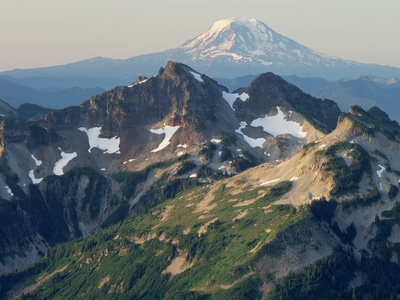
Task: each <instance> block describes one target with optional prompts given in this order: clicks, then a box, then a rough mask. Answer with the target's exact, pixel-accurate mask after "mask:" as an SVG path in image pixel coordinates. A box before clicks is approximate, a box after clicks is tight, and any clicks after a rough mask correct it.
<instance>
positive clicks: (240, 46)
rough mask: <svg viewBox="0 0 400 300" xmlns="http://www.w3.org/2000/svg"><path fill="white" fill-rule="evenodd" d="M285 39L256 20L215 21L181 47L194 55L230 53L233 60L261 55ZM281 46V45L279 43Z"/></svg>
mask: <svg viewBox="0 0 400 300" xmlns="http://www.w3.org/2000/svg"><path fill="white" fill-rule="evenodd" d="M284 39H285V40H288V39H286V38H284V37H283V36H281V35H279V34H278V33H276V32H275V31H273V30H272V29H270V28H269V27H268V26H267V25H266V24H264V23H263V22H261V21H259V20H257V19H247V18H230V19H224V20H219V21H217V22H215V23H214V25H212V26H211V27H210V29H209V30H208V31H207V32H205V33H203V34H201V35H199V36H198V37H196V38H194V39H192V40H190V41H188V42H186V43H185V44H183V45H182V46H181V48H182V49H184V50H185V52H186V53H188V54H192V55H193V56H194V57H197V58H206V57H209V58H215V57H218V56H223V55H225V56H231V57H232V58H233V59H234V60H241V59H249V58H251V56H254V55H256V56H258V55H265V54H266V52H265V51H269V50H272V48H274V47H275V44H276V43H280V42H283V40H284ZM282 45H283V44H282Z"/></svg>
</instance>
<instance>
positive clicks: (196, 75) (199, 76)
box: [190, 71, 204, 82]
mask: <svg viewBox="0 0 400 300" xmlns="http://www.w3.org/2000/svg"><path fill="white" fill-rule="evenodd" d="M190 74H192V75H193V76H194V78H196V80H198V81H200V82H204V81H203V78H201V75H200V74H198V73H195V72H192V71H190Z"/></svg>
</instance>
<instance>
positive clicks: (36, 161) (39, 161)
mask: <svg viewBox="0 0 400 300" xmlns="http://www.w3.org/2000/svg"><path fill="white" fill-rule="evenodd" d="M31 157H32V159H33V160H34V161H35V165H36V167H39V166H40V165H41V164H42V161H41V160H39V159H37V158H36V157H35V155H33V154H31Z"/></svg>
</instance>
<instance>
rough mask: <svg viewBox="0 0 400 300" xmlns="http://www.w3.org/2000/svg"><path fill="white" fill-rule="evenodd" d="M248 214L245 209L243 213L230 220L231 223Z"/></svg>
mask: <svg viewBox="0 0 400 300" xmlns="http://www.w3.org/2000/svg"><path fill="white" fill-rule="evenodd" d="M247 213H248V210H247V209H246V210H245V211H242V212H240V213H239V214H238V215H237V216H236V217H234V218H233V219H232V222H235V221H236V220H240V219H242V218H244V217H245V216H246V215H247Z"/></svg>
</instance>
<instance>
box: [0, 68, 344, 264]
mask: <svg viewBox="0 0 400 300" xmlns="http://www.w3.org/2000/svg"><path fill="white" fill-rule="evenodd" d="M339 114H340V110H339V109H338V107H337V105H336V104H335V103H334V102H332V101H327V100H325V101H322V100H318V99H315V98H313V97H311V96H308V95H306V94H304V93H303V92H301V91H300V90H299V89H297V88H296V87H294V86H292V85H290V84H288V83H287V82H285V81H283V80H282V79H281V78H279V77H278V76H275V75H273V74H271V73H267V74H264V75H262V76H260V77H259V78H257V80H255V81H254V82H253V83H252V85H251V86H250V87H248V88H246V89H241V90H239V91H237V92H235V93H233V94H231V93H228V91H227V89H226V88H224V87H223V86H220V85H219V84H217V83H216V82H215V81H214V80H212V79H210V78H209V77H207V76H206V75H203V74H200V73H198V72H196V71H194V70H193V69H191V68H190V67H188V66H186V65H183V64H180V63H174V62H169V63H168V64H167V65H166V67H165V68H161V69H160V70H159V72H158V73H157V74H156V75H154V76H153V77H151V78H145V77H140V78H138V80H137V81H135V82H134V83H133V84H132V85H130V86H120V87H117V88H115V89H112V90H110V91H108V92H106V93H104V94H102V95H99V96H95V97H93V98H92V99H90V100H89V101H86V102H83V103H82V104H81V105H80V106H72V107H68V108H66V109H63V110H60V111H54V112H50V113H48V114H46V115H44V116H43V117H41V118H39V119H38V118H34V119H30V120H28V121H23V120H21V119H11V118H6V119H4V120H3V122H2V123H1V169H0V172H1V173H0V174H1V176H0V197H1V200H0V201H1V202H0V203H1V205H0V208H1V209H0V213H1V216H0V222H1V226H0V235H1V238H0V245H1V246H0V270H1V271H2V272H7V271H14V270H15V269H20V268H22V267H25V266H27V265H29V264H30V263H32V262H34V261H36V260H37V259H39V258H40V257H42V256H43V255H44V253H45V252H46V249H47V248H48V247H49V246H51V245H54V244H56V243H58V242H65V241H68V240H70V239H71V238H74V237H86V236H88V235H89V234H90V233H92V232H95V231H98V230H99V229H101V228H103V227H107V226H108V225H110V224H113V223H116V222H118V221H120V220H122V219H124V218H125V217H127V216H135V215H137V214H138V213H141V212H145V211H147V210H148V209H149V208H151V207H153V206H155V205H157V204H158V203H160V202H163V201H165V200H166V199H168V198H171V197H173V196H174V195H176V194H177V193H178V192H180V191H182V190H183V189H187V188H189V187H194V186H198V185H202V184H206V183H207V182H212V181H214V180H216V179H220V178H224V177H229V176H232V175H233V174H236V173H239V172H241V171H243V170H245V169H247V168H249V167H252V166H255V165H258V164H260V163H263V162H266V161H274V160H276V159H282V158H285V157H288V156H290V155H293V154H294V153H298V152H299V151H301V149H302V146H303V145H304V144H307V143H310V142H313V141H315V140H317V139H318V138H321V137H323V136H324V135H325V134H326V133H329V132H330V131H331V130H332V129H334V127H335V125H336V121H337V118H338V116H339Z"/></svg>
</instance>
